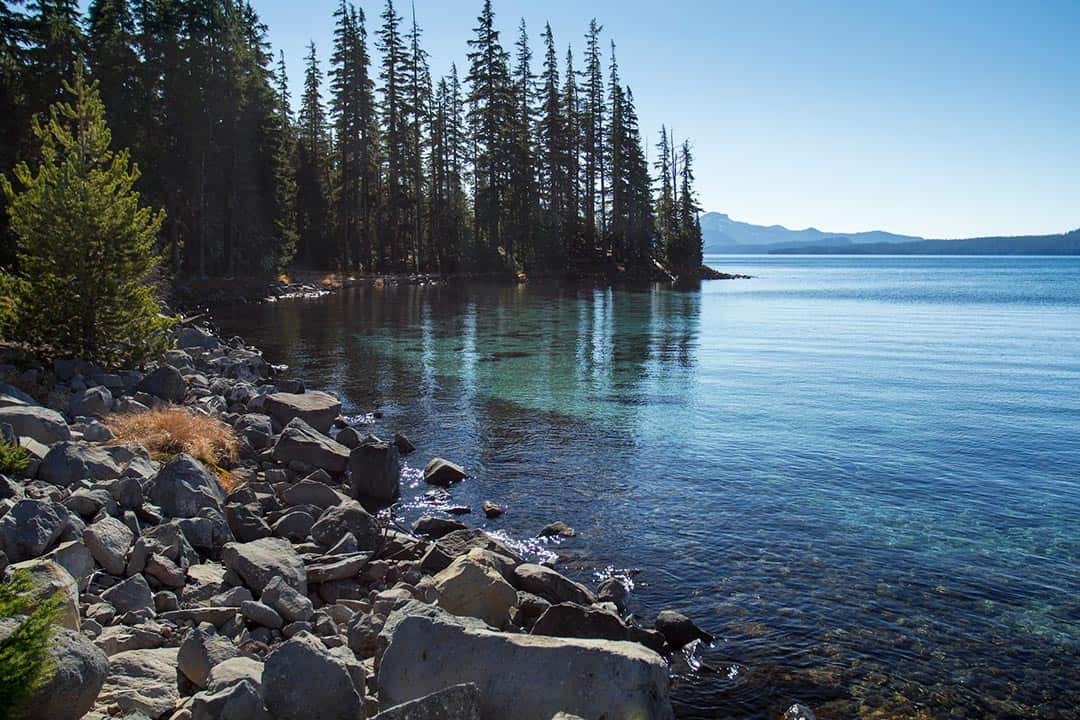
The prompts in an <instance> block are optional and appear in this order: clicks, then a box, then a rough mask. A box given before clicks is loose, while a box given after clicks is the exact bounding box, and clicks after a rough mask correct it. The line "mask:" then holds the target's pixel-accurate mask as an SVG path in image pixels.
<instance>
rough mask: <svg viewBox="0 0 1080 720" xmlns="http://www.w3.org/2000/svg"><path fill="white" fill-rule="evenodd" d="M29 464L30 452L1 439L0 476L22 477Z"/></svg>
mask: <svg viewBox="0 0 1080 720" xmlns="http://www.w3.org/2000/svg"><path fill="white" fill-rule="evenodd" d="M29 464H30V451H29V450H27V449H26V448H24V447H21V446H19V445H13V444H11V443H9V442H8V441H7V440H5V439H4V438H0V474H3V475H20V474H21V473H22V471H23V470H25V469H26V466H27V465H29Z"/></svg>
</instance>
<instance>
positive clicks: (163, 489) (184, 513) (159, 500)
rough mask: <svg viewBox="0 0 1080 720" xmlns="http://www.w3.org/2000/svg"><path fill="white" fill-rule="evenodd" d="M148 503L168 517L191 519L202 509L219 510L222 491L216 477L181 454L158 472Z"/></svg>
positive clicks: (149, 492) (199, 464)
mask: <svg viewBox="0 0 1080 720" xmlns="http://www.w3.org/2000/svg"><path fill="white" fill-rule="evenodd" d="M148 496H149V499H150V502H152V503H154V504H155V505H157V506H158V507H160V508H161V509H162V511H164V512H165V514H166V515H168V516H169V517H174V518H192V517H197V516H198V515H199V511H200V510H202V509H203V508H212V509H214V510H217V511H218V512H221V511H222V507H223V505H224V502H225V492H224V491H223V490H222V489H221V483H220V482H218V479H217V476H216V475H214V474H213V473H212V472H210V471H209V470H207V469H206V468H205V467H204V466H203V464H202V463H201V462H199V461H198V460H196V459H195V458H193V457H191V456H190V455H188V454H187V453H180V454H179V455H177V456H176V457H174V458H173V459H172V460H170V461H169V462H168V463H166V464H165V467H163V468H161V470H160V471H158V474H157V475H156V476H155V477H154V479H153V480H152V481H151V482H150V486H149V488H148Z"/></svg>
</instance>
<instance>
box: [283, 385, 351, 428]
mask: <svg viewBox="0 0 1080 720" xmlns="http://www.w3.org/2000/svg"><path fill="white" fill-rule="evenodd" d="M265 407H266V412H267V413H268V414H269V415H270V417H272V418H274V420H276V421H277V422H278V423H280V424H281V425H288V424H289V423H290V422H292V421H293V420H294V419H295V418H300V419H301V420H303V421H304V422H305V423H307V424H308V425H310V426H311V427H313V428H315V429H316V430H318V431H319V432H321V433H328V432H330V428H331V427H333V425H334V418H336V417H337V416H338V415H340V414H341V401H339V400H338V399H337V398H336V397H334V396H333V395H331V394H329V393H325V392H319V391H314V392H306V393H300V394H296V393H284V392H278V393H272V394H270V395H267V396H266V399H265Z"/></svg>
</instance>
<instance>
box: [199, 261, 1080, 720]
mask: <svg viewBox="0 0 1080 720" xmlns="http://www.w3.org/2000/svg"><path fill="white" fill-rule="evenodd" d="M708 260H709V261H710V264H712V265H713V266H714V267H717V268H718V269H720V270H724V271H728V272H735V273H745V274H749V275H753V276H754V278H753V279H751V280H732V281H712V282H707V283H705V284H704V285H703V287H702V289H701V290H700V291H699V292H679V291H673V290H671V289H670V288H667V287H664V286H660V285H656V286H651V287H640V288H626V289H609V288H600V287H597V288H593V287H582V286H580V285H560V284H558V283H554V282H530V283H528V284H522V285H516V286H515V285H498V284H482V283H470V284H451V285H447V286H433V287H430V286H429V287H415V286H408V285H401V286H391V287H385V288H376V287H365V288H355V289H351V290H347V291H344V292H342V293H340V294H336V295H332V296H327V297H323V298H318V299H307V300H288V301H282V302H278V303H272V304H265V305H260V306H235V307H232V308H225V309H222V310H220V311H218V312H217V313H216V319H217V320H218V322H219V323H220V324H221V326H222V328H223V329H224V330H225V331H226V332H229V333H237V334H240V335H243V336H244V337H245V339H247V340H248V341H249V342H251V343H253V344H255V345H258V346H260V347H262V348H263V349H265V351H266V354H267V356H268V358H269V359H270V360H271V361H272V362H277V363H285V364H288V365H290V366H291V367H292V368H293V369H294V370H295V372H296V373H297V374H299V375H300V376H302V377H304V378H306V379H307V380H308V383H309V385H310V386H312V387H320V388H326V389H329V390H332V391H334V392H337V393H339V394H340V396H341V397H342V399H343V401H344V402H345V405H346V410H347V411H348V412H349V413H352V414H356V415H360V416H361V417H360V418H358V419H360V420H362V421H365V422H369V423H370V429H371V431H373V432H375V433H376V434H379V435H383V436H386V435H392V434H393V432H394V431H395V430H402V431H404V432H405V433H406V434H408V435H409V437H410V438H411V439H412V440H413V442H414V443H415V444H416V446H417V448H418V451H417V452H416V453H415V454H414V455H411V456H409V458H408V465H409V467H408V468H407V469H406V471H405V479H404V481H403V494H404V496H403V499H402V503H400V504H399V505H398V506H396V507H395V508H394V509H393V512H394V513H395V515H397V516H398V517H400V518H402V519H403V520H404V521H407V522H411V521H412V520H414V519H415V518H416V517H418V516H419V515H420V514H421V513H424V512H431V505H432V502H431V501H430V500H425V499H424V498H423V497H422V496H423V493H424V491H425V490H426V489H427V488H426V487H424V485H423V482H422V480H421V479H420V475H419V470H420V469H421V468H422V467H423V465H424V463H426V462H427V460H429V459H430V458H431V457H433V456H436V455H439V456H443V457H446V458H448V459H451V460H453V461H456V462H459V463H461V464H462V465H464V466H465V467H466V468H467V469H468V470H469V472H470V473H471V475H472V476H473V477H472V478H470V479H469V480H466V481H465V482H464V483H463V484H461V485H460V486H458V487H455V488H454V489H453V490H452V496H453V502H454V503H460V504H466V505H469V506H471V507H472V508H473V514H472V515H471V516H469V517H467V518H466V520H467V521H468V522H469V523H470V524H474V525H479V526H486V527H487V528H489V529H491V530H495V531H497V532H498V533H499V534H501V535H502V536H503V537H506V538H508V539H510V540H512V541H514V542H515V543H516V544H517V546H518V547H519V548H521V549H522V550H523V551H525V552H527V553H528V554H530V555H531V556H533V557H541V558H545V559H555V560H557V561H558V565H557V567H559V568H560V569H561V570H562V571H563V572H565V573H567V574H569V575H571V576H574V577H577V578H579V579H585V580H588V581H590V582H591V583H594V584H595V582H596V581H597V580H598V579H599V578H602V577H607V576H609V575H611V574H622V575H632V581H633V585H634V587H633V591H632V593H631V601H630V609H631V610H633V611H634V612H635V613H637V614H638V615H639V616H640V617H642V618H643V619H644V620H645V622H646V624H651V621H652V618H653V617H654V615H655V613H656V612H657V611H659V610H661V609H664V608H674V609H677V610H680V611H682V612H685V613H686V614H688V615H690V616H691V617H693V618H694V619H695V620H696V621H697V622H698V623H699V624H700V625H702V626H703V627H704V628H705V629H707V630H709V631H711V632H713V633H714V634H715V635H716V636H717V638H718V640H717V642H716V643H715V645H714V646H713V647H711V648H708V649H703V650H701V651H700V652H699V653H698V656H697V658H696V659H695V664H696V662H697V661H700V662H701V666H700V667H699V668H698V669H697V670H696V671H695V670H692V669H691V668H690V667H689V665H687V664H686V663H683V662H679V663H676V664H675V665H674V666H673V669H674V670H675V671H676V674H677V678H676V685H675V688H674V691H673V692H674V700H675V705H676V714H677V716H678V717H680V718H771V719H775V718H778V717H779V715H780V714H782V712H783V710H784V708H786V707H787V706H789V705H790V704H791V703H792V702H795V701H799V702H803V703H805V704H807V705H809V706H811V707H813V708H814V709H815V710H816V711H817V714H818V718H819V720H829V719H830V718H837V719H838V718H856V717H857V718H964V717H966V718H984V717H994V718H1077V717H1080V706H1078V702H1080V258H1017V257H1010V258H993V257H964V258H954V257H933V258H930V257H793V256H775V257H770V256H718V257H711V258H708ZM375 410H378V411H379V412H380V413H381V417H380V418H377V419H376V418H373V417H370V416H368V417H364V415H365V414H366V413H370V412H372V411H375ZM486 499H490V500H493V501H495V502H497V503H499V504H502V505H505V506H507V507H508V508H509V509H508V511H507V513H506V515H505V516H503V517H502V518H499V519H496V520H490V521H485V520H484V518H483V515H482V514H481V513H480V510H479V506H480V503H481V502H482V501H483V500H486ZM555 520H562V521H565V522H566V523H568V524H569V525H571V526H572V527H574V528H576V529H577V531H578V536H577V537H576V538H572V539H567V540H563V541H561V542H542V541H537V540H534V539H532V538H533V536H535V534H536V532H537V531H538V530H539V529H540V528H541V527H543V526H544V525H545V524H547V523H549V522H552V521H555ZM635 571H637V572H635Z"/></svg>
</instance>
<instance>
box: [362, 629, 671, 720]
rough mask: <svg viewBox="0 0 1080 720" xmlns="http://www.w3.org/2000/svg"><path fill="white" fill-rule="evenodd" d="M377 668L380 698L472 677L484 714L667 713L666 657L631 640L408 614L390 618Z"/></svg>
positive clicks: (661, 718)
mask: <svg viewBox="0 0 1080 720" xmlns="http://www.w3.org/2000/svg"><path fill="white" fill-rule="evenodd" d="M378 667H379V672H378V685H379V702H380V704H381V705H387V706H393V705H396V704H400V703H403V702H407V701H410V700H415V699H417V698H420V697H424V696H425V695H429V694H431V693H433V692H436V691H438V690H441V689H443V688H446V687H450V686H452V685H458V684H461V683H470V682H471V683H475V684H476V685H477V687H478V688H479V689H480V698H481V700H480V716H481V717H483V718H510V717H512V718H515V719H516V720H550V718H551V716H552V715H554V714H555V713H557V712H571V713H574V714H576V715H580V716H582V717H587V718H599V717H608V718H629V717H635V718H650V719H652V720H670V719H671V718H672V717H673V713H672V709H671V703H670V700H669V698H668V684H669V679H668V670H667V665H666V663H665V662H664V660H663V659H662V658H661V657H660V656H659V655H657V654H656V653H654V652H652V651H651V650H649V649H647V648H645V647H642V646H641V645H637V644H635V643H625V642H612V641H607V640H577V639H564V638H550V637H541V636H535V635H513V634H507V633H499V632H494V631H490V630H481V629H475V628H469V627H463V626H462V625H460V624H456V623H453V622H447V621H446V620H445V619H441V618H432V617H421V616H412V617H406V618H404V619H403V620H401V621H400V622H399V623H398V624H397V625H396V627H395V629H394V631H393V637H392V639H391V641H390V644H389V647H387V649H386V651H385V652H384V653H383V655H382V659H381V661H380V663H379V665H378ZM508 668H528V669H529V670H528V672H507V669H508ZM567 668H572V669H573V670H572V672H567Z"/></svg>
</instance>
